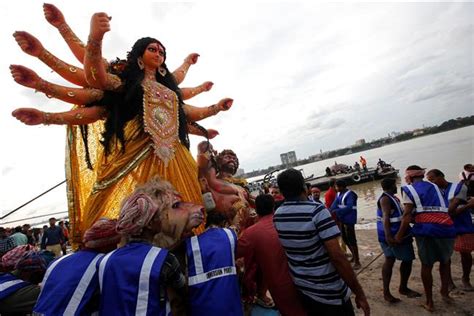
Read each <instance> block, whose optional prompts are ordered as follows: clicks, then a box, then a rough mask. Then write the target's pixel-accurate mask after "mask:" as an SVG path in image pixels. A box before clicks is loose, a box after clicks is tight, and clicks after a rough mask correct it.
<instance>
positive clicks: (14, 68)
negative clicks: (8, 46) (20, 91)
mask: <svg viewBox="0 0 474 316" xmlns="http://www.w3.org/2000/svg"><path fill="white" fill-rule="evenodd" d="M10 72H11V74H12V77H13V80H15V82H16V83H19V84H21V85H22V86H25V87H28V88H33V89H36V87H37V86H38V84H39V83H40V81H41V78H40V77H39V76H38V75H37V74H36V72H34V71H33V70H31V69H30V68H26V67H25V66H20V65H10Z"/></svg>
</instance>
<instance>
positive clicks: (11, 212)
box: [0, 180, 66, 220]
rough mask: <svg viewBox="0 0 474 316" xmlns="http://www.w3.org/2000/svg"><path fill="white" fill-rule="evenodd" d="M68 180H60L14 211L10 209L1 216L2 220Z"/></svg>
mask: <svg viewBox="0 0 474 316" xmlns="http://www.w3.org/2000/svg"><path fill="white" fill-rule="evenodd" d="M65 182H66V180H63V181H61V182H59V183H58V184H56V185H55V186H53V187H51V188H49V189H48V190H46V191H44V192H43V193H41V194H40V195H37V196H36V197H34V198H32V199H31V200H29V201H28V202H26V203H24V204H23V205H20V206H18V207H17V208H16V209H14V210H13V211H10V212H9V213H7V214H6V215H4V216H2V217H0V220H2V219H4V218H6V217H8V216H10V215H11V214H13V213H15V212H16V211H18V210H19V209H21V208H22V207H25V206H26V205H28V204H30V203H31V202H33V201H34V200H36V199H38V198H39V197H42V196H43V195H45V194H46V193H48V192H49V191H52V190H54V189H56V188H57V187H59V186H60V185H61V184H63V183H65Z"/></svg>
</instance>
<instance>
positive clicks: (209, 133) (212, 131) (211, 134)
mask: <svg viewBox="0 0 474 316" xmlns="http://www.w3.org/2000/svg"><path fill="white" fill-rule="evenodd" d="M217 135H219V132H218V131H216V130H215V129H212V128H208V129H207V136H208V137H209V139H213V138H214V137H216V136H217ZM211 149H212V148H211Z"/></svg>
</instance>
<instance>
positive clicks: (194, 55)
mask: <svg viewBox="0 0 474 316" xmlns="http://www.w3.org/2000/svg"><path fill="white" fill-rule="evenodd" d="M198 57H199V54H198V53H192V54H189V55H188V57H186V58H185V59H184V62H185V63H187V64H190V65H194V64H195V63H197V61H198Z"/></svg>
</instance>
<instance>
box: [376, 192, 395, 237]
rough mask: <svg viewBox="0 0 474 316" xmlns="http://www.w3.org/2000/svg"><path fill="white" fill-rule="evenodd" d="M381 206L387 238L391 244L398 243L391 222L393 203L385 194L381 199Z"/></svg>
mask: <svg viewBox="0 0 474 316" xmlns="http://www.w3.org/2000/svg"><path fill="white" fill-rule="evenodd" d="M380 207H381V208H382V213H383V219H382V220H383V230H384V233H385V240H386V241H387V244H389V245H390V246H394V245H396V240H395V239H394V238H393V236H392V231H391V229H390V228H391V224H390V215H391V212H392V205H391V204H390V200H389V198H388V197H386V196H384V197H382V198H381V199H380Z"/></svg>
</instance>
